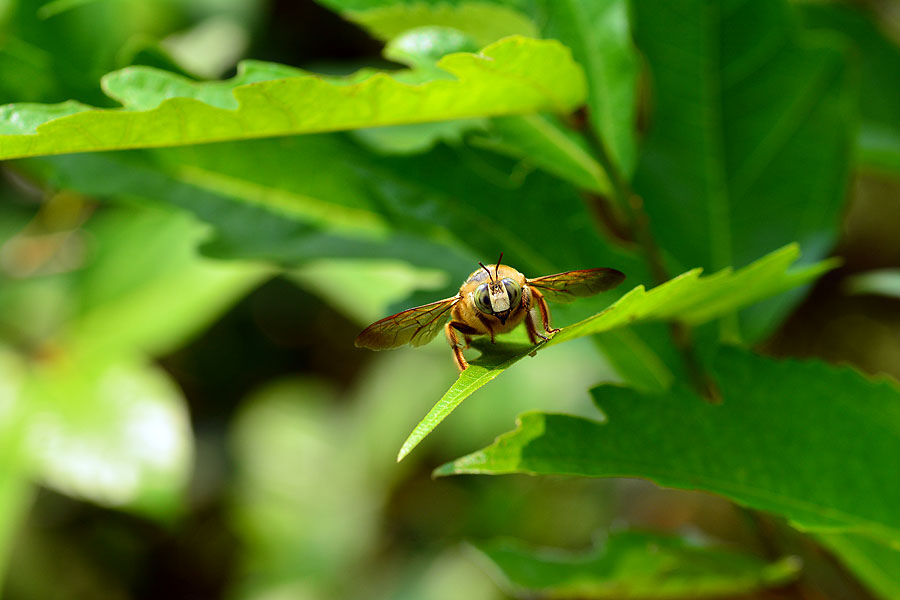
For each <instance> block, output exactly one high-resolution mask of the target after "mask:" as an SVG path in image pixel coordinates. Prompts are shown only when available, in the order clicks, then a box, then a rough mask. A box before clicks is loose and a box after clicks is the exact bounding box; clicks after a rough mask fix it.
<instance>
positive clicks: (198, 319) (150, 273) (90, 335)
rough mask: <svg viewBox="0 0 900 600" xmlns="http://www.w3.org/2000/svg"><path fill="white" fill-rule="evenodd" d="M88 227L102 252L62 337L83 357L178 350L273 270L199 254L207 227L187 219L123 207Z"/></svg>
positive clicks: (81, 279)
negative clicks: (206, 257)
mask: <svg viewBox="0 0 900 600" xmlns="http://www.w3.org/2000/svg"><path fill="white" fill-rule="evenodd" d="M87 229H88V230H89V231H90V232H91V234H93V235H94V236H95V239H97V240H98V241H99V243H98V250H97V251H96V252H95V255H94V256H93V257H92V261H91V262H90V264H89V265H88V266H87V267H86V268H85V269H83V270H82V271H81V272H80V273H79V274H78V290H77V293H78V296H77V298H78V300H80V306H79V311H78V314H77V315H75V316H74V317H73V318H72V319H71V320H70V321H69V322H68V323H66V325H65V326H64V328H63V331H61V332H60V333H59V336H58V340H57V343H59V344H61V345H62V346H64V347H65V349H66V351H67V352H71V353H73V354H78V355H81V356H84V357H87V356H93V357H101V358H102V359H106V358H107V357H111V356H117V355H119V354H120V353H123V352H124V353H128V354H130V353H135V352H139V353H142V354H149V355H159V354H163V353H166V352H171V351H172V350H174V349H175V348H176V347H178V346H179V345H181V344H182V343H184V341H185V340H186V339H187V338H189V337H190V336H191V335H193V334H195V333H197V332H198V331H200V330H202V329H203V328H204V327H206V326H207V325H208V324H209V323H210V322H211V321H212V320H214V319H215V318H216V317H217V316H218V315H219V314H221V313H222V312H224V311H225V310H226V309H227V308H228V306H230V305H231V304H232V303H233V302H234V301H235V300H237V299H238V298H239V297H241V296H242V295H243V294H244V293H246V292H247V291H248V290H249V289H250V288H251V287H252V286H254V285H256V284H258V283H259V282H260V281H261V280H262V279H263V278H264V277H267V276H269V275H270V272H271V270H270V269H268V268H266V267H263V266H261V265H254V264H247V263H239V262H233V263H222V262H217V261H212V260H210V259H204V258H200V257H198V256H197V255H196V245H197V244H198V242H199V241H200V240H201V239H202V237H203V236H204V234H205V229H206V228H205V227H204V226H203V225H202V224H199V223H197V222H196V221H195V220H194V219H193V218H191V217H190V216H188V215H184V214H177V213H175V214H173V213H172V212H171V211H160V210H158V209H157V210H141V211H134V210H122V211H117V212H114V213H107V214H105V215H103V216H101V218H99V219H95V220H93V221H92V222H90V223H89V224H88V225H87Z"/></svg>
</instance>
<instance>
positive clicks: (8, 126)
mask: <svg viewBox="0 0 900 600" xmlns="http://www.w3.org/2000/svg"><path fill="white" fill-rule="evenodd" d="M438 66H439V67H440V68H441V69H443V70H444V71H446V72H447V74H448V77H450V76H452V77H450V78H441V79H438V80H434V81H429V82H426V83H417V84H411V83H404V82H401V81H399V80H398V79H397V78H395V77H392V76H390V75H388V74H385V73H375V74H372V73H361V74H358V75H357V76H356V77H354V78H350V79H348V80H346V81H342V80H334V79H325V78H322V77H318V76H313V75H299V76H297V75H296V74H295V73H296V71H293V70H288V69H287V68H284V67H280V66H278V65H266V64H264V63H263V64H260V63H249V64H247V63H245V66H244V68H243V71H242V72H241V73H240V74H239V75H238V76H237V77H236V78H235V80H232V81H229V82H212V83H206V84H196V83H193V82H190V81H188V80H185V79H183V78H182V77H180V76H176V75H173V74H169V73H165V72H163V71H158V70H155V69H151V68H146V67H133V68H128V69H124V70H122V71H117V72H115V73H112V74H110V75H108V76H107V77H106V78H105V79H104V88H105V89H106V90H107V92H108V93H110V95H112V96H114V97H115V98H116V99H117V100H120V101H121V102H122V103H123V105H124V106H125V107H126V110H121V109H119V110H99V109H92V108H90V107H88V106H84V105H81V104H77V103H66V104H60V105H28V104H24V105H15V104H13V105H8V106H6V107H3V108H2V109H0V133H2V134H3V135H0V158H15V157H22V156H39V155H45V154H63V153H70V152H86V151H98V150H115V149H124V148H140V147H159V146H176V145H185V144H200V143H205V142H215V141H225V140H234V139H248V138H259V137H271V136H282V135H292V134H299V133H313V132H321V131H337V130H344V129H354V128H359V127H373V126H378V125H394V124H401V123H421V122H428V121H440V120H447V119H458V118H469V117H479V116H492V115H504V114H519V113H530V112H535V111H540V110H550V111H558V112H568V111H571V110H573V109H574V108H576V107H577V106H578V105H579V104H580V103H581V102H582V101H583V99H584V95H585V88H584V74H583V73H582V71H581V69H580V67H579V66H578V65H576V64H575V63H574V62H573V61H572V59H571V55H570V53H569V51H568V49H567V48H565V47H564V46H562V45H561V44H559V43H558V42H555V41H552V40H548V41H540V40H532V39H527V38H522V37H512V38H507V39H505V40H502V41H500V42H497V43H496V44H492V45H490V46H488V47H486V48H484V50H482V52H480V53H479V54H467V53H457V54H450V55H447V56H445V57H444V58H442V59H441V60H440V61H439V63H438ZM291 75H293V76H291ZM248 82H249V83H248ZM253 82H255V83H253Z"/></svg>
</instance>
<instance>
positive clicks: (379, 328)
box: [355, 252, 625, 371]
mask: <svg viewBox="0 0 900 600" xmlns="http://www.w3.org/2000/svg"><path fill="white" fill-rule="evenodd" d="M502 260H503V253H502V252H501V253H500V258H499V259H498V260H497V265H496V266H491V267H486V266H484V264H482V263H481V262H479V263H478V264H479V265H480V266H481V268H480V269H478V270H477V271H475V272H474V273H472V274H471V275H469V277H468V278H467V279H466V280H465V282H463V284H462V286H460V288H459V293H458V294H457V295H455V296H453V297H451V298H445V299H444V300H438V301H437V302H432V303H430V304H425V305H423V306H417V307H416V308H410V309H408V310H404V311H403V312H399V313H397V314H396V315H391V316H390V317H385V318H384V319H381V320H380V321H376V322H374V323H372V324H371V325H369V326H368V327H366V329H365V330H364V331H363V332H362V333H360V334H359V336H357V338H356V342H355V344H356V346H357V347H359V348H369V349H370V350H386V349H388V348H397V347H399V346H402V345H404V344H410V345H412V346H422V345H424V344H427V343H428V342H430V341H431V340H432V339H433V338H434V336H436V335H437V334H438V331H440V329H441V328H442V327H443V329H444V333H445V334H446V336H447V341H448V342H450V347H451V348H452V349H453V358H454V360H455V361H456V366H457V367H458V368H459V370H460V371H464V370H465V369H466V368H467V367H468V366H469V363H468V362H466V359H465V357H464V356H463V353H462V351H463V347H460V343H459V337H458V335H459V334H462V338H463V341H464V342H465V346H464V348H468V347H469V344H470V342H471V340H472V336H475V335H489V336H491V342H492V343H493V342H494V337H495V336H496V335H497V334H498V333H507V332H509V331H512V330H513V329H515V328H516V327H517V326H518V325H519V324H521V323H522V321H524V322H525V327H526V329H527V331H528V339H529V340H531V343H532V344H537V343H538V339H539V338H540V339H541V340H546V339H549V338H548V337H547V336H548V335H552V334H554V333H556V332H557V331H559V329H554V328H553V327H552V326H551V325H550V310H549V309H548V308H547V301H546V300H545V298H546V299H547V300H551V301H554V302H570V301H572V300H574V299H575V298H577V297H585V296H593V295H594V294H597V293H600V292H604V291H606V290H609V289H612V288H614V287H616V286H617V285H619V284H620V283H622V281H623V280H624V279H625V275H624V274H622V273H621V272H619V271H616V270H615V269H608V268H599V269H583V270H580V271H566V272H565V273H557V274H556V275H545V276H544V277H536V278H534V279H528V278H527V277H525V276H524V275H522V274H521V273H519V272H518V271H517V270H515V269H513V268H512V267H509V266H507V265H502V264H500V261H502ZM533 308H537V309H538V311H539V312H540V317H541V325H542V326H543V330H544V333H541V332H540V331H538V327H537V324H536V320H535V316H536V315H535V314H533V313H532V309H533ZM448 321H449V322H448ZM545 334H546V335H545Z"/></svg>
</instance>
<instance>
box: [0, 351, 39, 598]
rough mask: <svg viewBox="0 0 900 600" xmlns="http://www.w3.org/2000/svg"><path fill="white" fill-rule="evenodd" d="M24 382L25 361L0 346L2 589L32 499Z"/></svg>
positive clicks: (0, 560) (0, 556)
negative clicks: (27, 456)
mask: <svg viewBox="0 0 900 600" xmlns="http://www.w3.org/2000/svg"><path fill="white" fill-rule="evenodd" d="M25 379H26V371H25V366H24V364H23V363H22V361H21V360H20V359H19V358H18V357H17V356H16V355H15V354H13V353H12V352H11V351H9V350H8V349H7V348H5V347H4V346H2V345H0V586H2V582H3V576H4V571H5V567H6V565H7V564H8V563H9V556H10V553H11V549H12V545H13V541H14V540H15V536H16V534H17V533H18V530H19V527H20V525H21V524H22V522H23V521H24V515H25V513H26V512H27V510H28V504H29V499H30V497H31V483H30V481H29V477H28V475H29V473H28V469H27V464H26V463H27V461H26V458H25V456H24V452H23V446H24V441H25V436H24V430H23V427H22V422H23V421H24V419H25V418H26V415H27V411H28V410H29V407H28V406H27V404H26V402H25V398H24V397H23V389H22V388H23V387H24V382H25Z"/></svg>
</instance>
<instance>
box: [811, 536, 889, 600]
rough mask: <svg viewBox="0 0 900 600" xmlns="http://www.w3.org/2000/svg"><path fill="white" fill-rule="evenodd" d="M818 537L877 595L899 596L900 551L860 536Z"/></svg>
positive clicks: (881, 596) (886, 596) (886, 597)
mask: <svg viewBox="0 0 900 600" xmlns="http://www.w3.org/2000/svg"><path fill="white" fill-rule="evenodd" d="M816 537H817V539H818V540H819V541H820V542H821V543H822V544H824V545H825V547H826V548H828V549H829V550H831V552H833V553H834V554H835V556H837V558H838V559H839V560H840V561H841V562H842V563H844V565H845V566H846V567H847V568H848V569H850V570H852V571H853V573H854V574H855V575H856V576H857V577H859V579H860V581H862V583H864V584H865V585H866V587H868V588H869V591H871V592H872V593H873V594H875V595H876V596H878V597H880V598H883V599H884V600H892V599H893V598H898V597H900V550H898V549H897V548H891V547H889V546H887V545H885V544H883V543H881V542H880V541H877V540H873V539H870V538H866V537H863V536H860V535H851V534H839V533H823V534H819V535H818V536H816Z"/></svg>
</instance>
